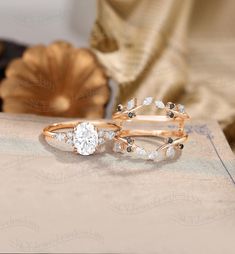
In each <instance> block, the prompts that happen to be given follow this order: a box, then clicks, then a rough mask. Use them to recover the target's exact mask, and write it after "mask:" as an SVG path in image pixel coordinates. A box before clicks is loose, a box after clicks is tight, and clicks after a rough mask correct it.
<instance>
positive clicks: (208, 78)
mask: <svg viewBox="0 0 235 254" xmlns="http://www.w3.org/2000/svg"><path fill="white" fill-rule="evenodd" d="M234 7H235V2H234V1H233V0H225V1H220V0H207V1H203V0H197V1H195V2H194V3H193V0H148V1H146V0H118V1H117V0H98V1H97V10H98V11H97V21H96V23H95V25H94V29H93V32H92V36H91V46H92V48H93V49H94V51H95V53H96V55H97V56H98V58H99V60H100V61H101V62H102V64H103V65H104V66H105V67H106V69H107V71H108V73H109V75H110V76H111V77H112V78H113V79H114V80H115V81H116V82H117V84H118V85H119V91H120V92H119V94H118V97H117V101H118V102H121V103H124V104H125V103H126V102H127V100H128V99H129V98H132V97H137V98H138V99H140V100H142V99H143V98H145V97H146V96H151V95H152V96H154V97H157V98H159V99H162V100H164V101H174V102H177V101H179V102H181V103H183V104H185V106H186V109H187V111H188V113H189V114H190V115H191V116H192V117H193V118H195V117H198V118H212V119H216V120H218V121H219V123H220V124H221V126H222V128H223V129H224V131H225V134H226V136H227V138H228V140H229V142H230V144H231V145H232V144H233V143H234V140H235V85H234V83H235V67H234V63H233V58H234V56H235V54H234V53H235V37H234V36H235V29H234V28H233V27H234V25H233V24H234V22H233V21H234V18H233V16H234V15H233V11H232V10H234V9H235V8H234ZM229 17H232V19H230V18H229ZM152 111H153V109H151V108H150V109H149V110H148V113H153V112H152Z"/></svg>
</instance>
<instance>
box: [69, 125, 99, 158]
mask: <svg viewBox="0 0 235 254" xmlns="http://www.w3.org/2000/svg"><path fill="white" fill-rule="evenodd" d="M98 140H99V138H98V133H97V130H96V128H95V126H94V125H93V124H91V123H89V122H87V123H80V124H78V125H77V126H76V127H75V128H74V147H75V148H76V149H77V152H78V153H79V154H82V155H90V154H93V153H94V152H95V150H96V147H97V146H98Z"/></svg>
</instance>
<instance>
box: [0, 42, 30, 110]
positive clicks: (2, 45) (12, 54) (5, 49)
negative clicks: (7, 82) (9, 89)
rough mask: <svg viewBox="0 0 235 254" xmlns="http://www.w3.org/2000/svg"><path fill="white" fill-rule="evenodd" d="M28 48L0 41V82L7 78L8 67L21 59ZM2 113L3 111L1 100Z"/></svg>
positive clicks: (0, 101)
mask: <svg viewBox="0 0 235 254" xmlns="http://www.w3.org/2000/svg"><path fill="white" fill-rule="evenodd" d="M26 48H27V47H26V45H22V44H19V43H15V42H12V41H5V40H1V39H0V82H1V80H2V79H3V78H5V70H6V67H7V65H8V64H9V63H10V62H11V61H12V60H13V59H15V58H18V57H21V56H22V54H23V52H24V51H25V49H26ZM0 111H2V100H1V99H0Z"/></svg>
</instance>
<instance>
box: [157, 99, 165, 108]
mask: <svg viewBox="0 0 235 254" xmlns="http://www.w3.org/2000/svg"><path fill="white" fill-rule="evenodd" d="M155 105H156V107H157V108H160V109H163V108H165V105H164V103H163V102H162V101H155Z"/></svg>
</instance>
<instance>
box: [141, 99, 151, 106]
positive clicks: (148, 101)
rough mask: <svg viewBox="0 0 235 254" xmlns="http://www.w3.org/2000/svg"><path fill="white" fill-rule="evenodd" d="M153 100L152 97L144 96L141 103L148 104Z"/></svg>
mask: <svg viewBox="0 0 235 254" xmlns="http://www.w3.org/2000/svg"><path fill="white" fill-rule="evenodd" d="M152 102H153V97H146V98H145V99H144V101H143V105H146V106H147V105H150V104H151V103H152Z"/></svg>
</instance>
